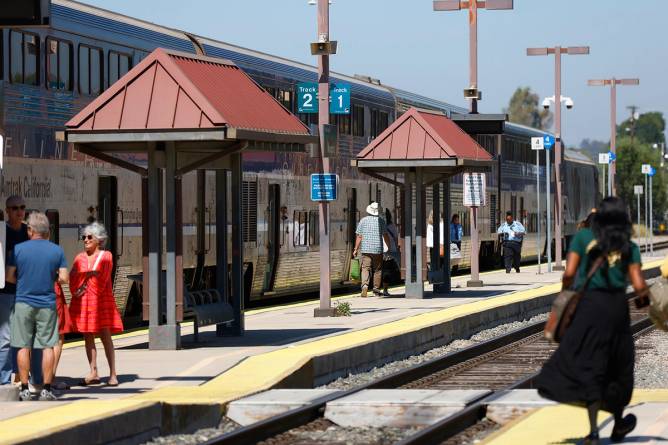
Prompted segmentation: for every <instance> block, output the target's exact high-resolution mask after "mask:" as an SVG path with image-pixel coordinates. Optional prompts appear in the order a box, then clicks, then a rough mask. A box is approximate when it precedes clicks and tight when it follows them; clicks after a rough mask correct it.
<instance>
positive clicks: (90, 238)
mask: <svg viewBox="0 0 668 445" xmlns="http://www.w3.org/2000/svg"><path fill="white" fill-rule="evenodd" d="M93 239H95V237H94V236H93V235H82V236H81V240H82V241H86V240H88V241H90V240H93Z"/></svg>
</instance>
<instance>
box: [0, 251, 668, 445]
mask: <svg viewBox="0 0 668 445" xmlns="http://www.w3.org/2000/svg"><path fill="white" fill-rule="evenodd" d="M661 262H662V261H661V260H658V261H654V262H651V263H647V264H645V265H644V266H643V268H644V269H651V268H655V267H658V266H659V265H660V264H661ZM560 287H561V284H559V283H555V284H550V285H546V286H543V287H539V288H535V289H527V290H522V291H518V292H514V293H510V294H507V295H502V296H499V297H494V298H489V299H485V300H480V301H476V302H473V303H467V304H463V305H459V306H454V307H450V308H447V309H442V310H439V311H434V312H428V313H424V314H420V315H415V316H412V317H408V318H405V319H402V320H397V321H393V322H390V323H386V324H383V325H379V326H374V327H370V328H366V329H362V330H359V331H354V332H349V333H344V334H340V335H336V336H332V337H326V338H322V339H319V340H314V341H311V342H307V343H302V344H299V345H296V346H294V347H293V346H288V347H285V348H282V349H278V350H275V351H271V352H267V353H264V354H259V355H256V356H252V357H248V358H247V359H245V360H243V361H242V362H240V363H239V364H238V365H236V366H234V367H232V368H231V369H229V370H228V371H226V372H224V373H222V374H221V375H220V376H218V377H216V378H214V379H212V380H211V381H209V382H207V383H205V384H204V385H201V386H198V387H179V386H170V387H165V388H160V389H156V390H153V391H148V392H146V393H142V394H138V395H135V396H130V397H129V398H125V399H120V400H119V399H116V400H113V401H110V400H90V401H88V400H87V401H77V402H72V403H70V404H67V405H63V406H59V407H56V408H51V409H48V410H41V411H39V412H36V413H31V414H26V415H22V416H17V417H13V418H11V419H8V420H5V421H2V422H0V431H2V432H3V434H2V436H1V439H0V443H1V444H11V443H17V442H24V441H27V440H29V439H30V438H31V437H40V436H44V435H46V434H49V433H50V432H52V431H60V430H64V429H67V428H71V427H73V426H76V425H81V424H84V423H87V422H92V421H95V420H96V419H98V418H100V417H101V416H107V417H109V416H111V415H114V413H118V412H127V411H128V410H130V409H135V408H139V407H142V406H146V405H144V403H146V402H161V403H168V404H172V405H193V404H217V405H220V406H221V408H222V406H224V405H225V404H226V403H228V402H229V401H231V400H235V399H238V398H240V397H243V396H246V395H249V394H252V393H256V392H259V391H263V390H266V389H269V388H271V387H272V386H273V385H275V384H276V383H277V382H280V381H281V380H282V379H284V378H285V377H287V376H289V375H290V374H291V373H293V372H294V371H296V370H298V369H299V368H300V367H302V366H303V365H305V364H306V363H308V361H309V360H311V359H312V358H313V357H317V356H321V355H326V354H331V353H334V352H337V351H341V350H344V349H349V348H352V347H355V346H359V345H364V344H367V343H371V342H375V341H379V340H383V339H387V338H390V337H394V336H397V335H401V334H405V333H408V332H412V331H417V330H420V329H423V328H426V327H429V326H433V325H436V324H440V323H444V322H447V321H450V320H454V319H456V318H459V317H462V316H465V315H467V314H471V313H475V312H481V311H485V310H489V309H493V308H496V307H500V306H505V305H508V304H513V303H517V302H521V301H525V300H530V299H533V298H538V297H541V296H545V295H549V294H552V293H555V292H557V291H558V290H559V288H560ZM667 399H668V397H667ZM29 416H30V417H29ZM47 418H48V419H49V421H48V422H47V421H42V420H41V419H47ZM25 425H30V426H29V427H28V428H25V427H24V426H25ZM28 430H29V431H28ZM5 431H11V432H12V433H11V436H10V435H5V434H4V432H5Z"/></svg>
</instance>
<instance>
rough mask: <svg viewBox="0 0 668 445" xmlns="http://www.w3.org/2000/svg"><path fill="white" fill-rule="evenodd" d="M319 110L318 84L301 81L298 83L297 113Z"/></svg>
mask: <svg viewBox="0 0 668 445" xmlns="http://www.w3.org/2000/svg"><path fill="white" fill-rule="evenodd" d="M317 112H318V84H317V83H315V82H300V83H298V84H297V113H317Z"/></svg>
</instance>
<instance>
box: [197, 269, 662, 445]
mask: <svg viewBox="0 0 668 445" xmlns="http://www.w3.org/2000/svg"><path fill="white" fill-rule="evenodd" d="M650 273H651V272H650ZM655 273H656V271H655ZM543 327H544V322H539V323H534V324H531V325H529V326H526V327H524V328H522V329H519V330H516V331H513V332H510V333H508V334H506V335H503V336H500V337H496V338H494V339H491V340H488V341H486V342H483V343H480V344H477V345H474V346H471V347H469V348H466V349H463V350H460V351H457V352H453V353H451V354H447V355H445V356H443V357H439V358H436V359H433V360H431V361H428V362H425V363H422V364H419V365H415V366H413V367H410V368H407V369H405V370H401V371H398V372H396V373H394V374H391V375H388V376H385V377H382V378H380V379H378V380H375V381H373V382H370V383H368V384H365V385H362V386H359V387H357V388H354V389H351V390H347V391H344V392H342V393H337V394H335V395H330V396H326V397H323V398H321V399H318V400H316V401H314V402H312V403H310V404H308V405H306V406H304V407H301V408H297V409H294V410H291V411H288V412H286V413H283V414H280V415H278V416H274V417H271V418H268V419H265V420H263V421H260V422H257V423H254V424H252V425H249V426H246V427H242V428H239V429H237V430H234V431H232V432H229V433H226V434H222V435H220V436H218V437H215V438H212V439H210V440H209V441H207V442H205V444H206V445H227V444H230V445H232V444H235V445H238V444H258V443H259V444H262V445H282V444H290V443H293V442H294V435H293V434H292V433H294V432H297V433H299V432H305V431H324V430H326V429H327V428H328V427H329V426H332V425H333V424H332V423H331V422H329V421H328V420H326V419H324V418H323V413H324V410H325V406H326V404H327V403H328V402H330V401H333V400H336V399H340V398H343V397H346V396H349V395H351V394H354V393H356V392H359V391H362V390H365V389H396V388H406V389H409V388H410V389H472V388H475V389H479V388H483V387H484V388H487V389H491V390H492V391H499V390H510V389H519V388H531V387H532V382H533V380H534V378H535V376H536V374H537V372H538V371H539V370H540V367H541V366H542V364H543V362H544V361H545V360H547V358H548V357H549V356H550V354H551V353H552V352H553V351H554V349H555V348H556V345H554V344H552V343H550V342H548V341H547V340H545V339H544V338H543V336H542V331H543ZM631 329H632V332H633V333H634V335H642V334H643V333H645V332H647V331H648V330H650V329H651V322H650V320H649V319H648V318H647V316H646V315H645V314H644V312H643V311H642V310H640V311H639V310H637V309H635V307H631ZM493 394H494V393H492V395H489V396H486V397H483V398H481V399H480V400H477V401H474V402H473V403H472V404H470V405H469V406H468V407H466V408H464V409H463V410H461V411H459V412H458V413H456V414H454V415H452V416H449V417H447V418H445V419H442V420H441V421H439V422H437V423H434V424H432V425H430V426H428V427H425V428H422V429H421V430H419V431H418V432H417V433H416V434H414V435H412V436H410V437H408V438H406V439H404V440H403V441H401V442H399V443H398V445H416V444H435V443H447V444H450V443H458V442H457V440H461V439H463V438H465V437H471V436H473V435H476V434H480V433H481V431H485V430H487V429H489V428H492V427H494V425H495V424H493V422H490V421H489V420H486V419H485V415H486V403H487V401H488V400H489V399H490V397H492V396H493ZM460 436H461V437H460ZM318 444H319V445H325V444H326V442H318Z"/></svg>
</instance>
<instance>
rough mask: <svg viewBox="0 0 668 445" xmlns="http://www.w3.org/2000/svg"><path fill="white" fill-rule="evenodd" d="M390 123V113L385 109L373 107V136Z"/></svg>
mask: <svg viewBox="0 0 668 445" xmlns="http://www.w3.org/2000/svg"><path fill="white" fill-rule="evenodd" d="M389 123H390V115H389V114H388V113H386V112H385V111H380V110H375V109H373V108H372V109H371V137H372V138H375V137H376V136H378V135H379V134H381V133H382V132H383V131H384V130H385V129H386V128H387V127H388V125H389Z"/></svg>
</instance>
